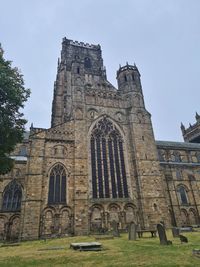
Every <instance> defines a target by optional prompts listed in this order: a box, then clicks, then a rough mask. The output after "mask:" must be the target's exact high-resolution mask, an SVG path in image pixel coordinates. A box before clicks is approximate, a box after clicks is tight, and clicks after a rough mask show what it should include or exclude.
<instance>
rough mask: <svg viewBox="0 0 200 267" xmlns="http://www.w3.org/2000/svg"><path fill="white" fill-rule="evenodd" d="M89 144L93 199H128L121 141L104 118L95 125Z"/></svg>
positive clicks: (116, 131)
mask: <svg viewBox="0 0 200 267" xmlns="http://www.w3.org/2000/svg"><path fill="white" fill-rule="evenodd" d="M90 142H91V143H90V145H91V165H92V196H93V198H123V197H128V186H127V178H126V170H125V160H124V149H123V139H122V136H121V134H120V132H119V131H118V129H117V128H116V127H115V126H114V125H113V123H112V122H111V121H110V120H109V119H108V118H107V117H106V116H105V117H103V118H102V119H101V120H99V121H98V122H97V123H96V124H95V126H94V128H93V130H92V133H91V140H90Z"/></svg>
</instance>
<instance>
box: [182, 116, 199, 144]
mask: <svg viewBox="0 0 200 267" xmlns="http://www.w3.org/2000/svg"><path fill="white" fill-rule="evenodd" d="M195 118H196V123H194V124H193V125H192V124H191V123H190V124H189V127H188V128H185V127H184V125H183V124H182V123H181V130H182V135H183V139H184V141H185V142H189V143H200V115H199V114H198V113H197V112H196V114H195Z"/></svg>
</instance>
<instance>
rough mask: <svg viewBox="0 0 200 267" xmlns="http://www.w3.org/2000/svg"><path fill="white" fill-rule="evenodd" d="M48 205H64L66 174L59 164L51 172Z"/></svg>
mask: <svg viewBox="0 0 200 267" xmlns="http://www.w3.org/2000/svg"><path fill="white" fill-rule="evenodd" d="M48 203H49V204H59V203H66V172H65V169H64V167H63V166H62V165H61V164H57V165H56V166H55V167H54V168H53V169H52V170H51V173H50V179H49V196H48Z"/></svg>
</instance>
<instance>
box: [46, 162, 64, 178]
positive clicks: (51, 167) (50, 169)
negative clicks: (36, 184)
mask: <svg viewBox="0 0 200 267" xmlns="http://www.w3.org/2000/svg"><path fill="white" fill-rule="evenodd" d="M58 164H59V165H61V166H62V167H63V168H64V170H65V172H66V175H67V176H68V175H69V170H68V169H67V167H66V166H65V165H64V164H63V163H62V162H60V161H58V162H55V163H53V164H52V165H51V166H50V167H49V169H48V171H47V175H48V176H49V175H50V173H51V171H52V170H53V168H54V167H55V166H56V165H58Z"/></svg>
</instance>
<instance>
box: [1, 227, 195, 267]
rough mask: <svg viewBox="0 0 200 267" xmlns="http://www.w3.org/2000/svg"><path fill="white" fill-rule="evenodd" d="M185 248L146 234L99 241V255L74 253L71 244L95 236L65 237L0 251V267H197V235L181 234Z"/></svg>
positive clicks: (170, 237) (33, 242) (93, 239)
mask: <svg viewBox="0 0 200 267" xmlns="http://www.w3.org/2000/svg"><path fill="white" fill-rule="evenodd" d="M184 235H185V236H187V237H188V239H189V243H188V244H180V240H179V238H172V235H171V231H168V232H167V236H168V239H169V240H172V241H173V245H172V246H160V245H159V239H158V238H150V237H148V236H149V234H146V235H144V237H143V238H141V239H138V240H137V241H128V234H123V235H122V236H121V237H120V238H114V239H111V240H102V241H98V242H101V243H102V244H103V248H104V249H103V250H102V251H99V252H86V251H82V252H80V251H74V250H72V249H70V248H69V245H70V243H71V242H90V241H91V242H92V241H95V238H94V236H89V237H83V236H81V237H68V238H60V239H50V240H47V241H46V242H45V241H32V242H22V243H21V244H20V246H17V247H0V266H6V267H10V266H15V267H18V266H20V267H21V266H24V267H29V266H37V267H40V266H42V267H51V266H52V267H55V266H56V267H57V266H67V267H68V266H69V267H74V266H78V267H82V266H84V267H86V266H87V267H97V266H101V267H105V266H107V267H109V266H110V267H111V266H113V267H114V266H119V267H121V266H137V267H139V266H152V267H160V266H166V267H170V266H174V267H178V266H181V267H182V266H191V267H198V266H199V267H200V258H197V257H194V256H193V255H192V250H193V249H194V248H199V249H200V232H193V233H184ZM57 246H60V247H65V249H63V250H42V249H45V248H50V247H57Z"/></svg>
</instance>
